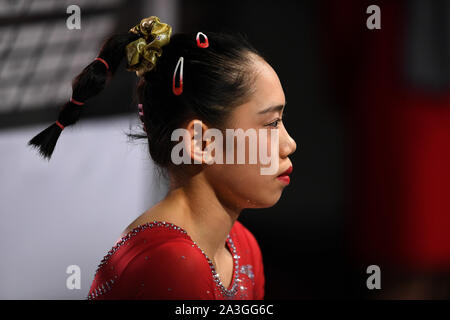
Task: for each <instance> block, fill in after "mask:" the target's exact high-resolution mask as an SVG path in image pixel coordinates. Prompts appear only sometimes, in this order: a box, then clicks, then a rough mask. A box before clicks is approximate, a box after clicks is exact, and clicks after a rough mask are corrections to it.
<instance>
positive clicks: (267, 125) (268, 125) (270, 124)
mask: <svg viewBox="0 0 450 320" xmlns="http://www.w3.org/2000/svg"><path fill="white" fill-rule="evenodd" d="M281 121H282V119H281V118H278V119H276V120H275V121H273V122H271V123H269V124H266V127H274V128H277V127H278V122H281ZM275 122H276V123H277V125H275V126H273V124H274V123H275Z"/></svg>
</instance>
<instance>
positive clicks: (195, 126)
mask: <svg viewBox="0 0 450 320" xmlns="http://www.w3.org/2000/svg"><path fill="white" fill-rule="evenodd" d="M186 130H187V131H188V132H189V137H190V139H189V140H185V143H186V145H185V148H186V150H188V152H189V155H190V157H191V159H192V160H193V163H194V164H204V163H206V162H205V159H206V153H207V152H206V151H205V148H206V146H207V145H208V144H209V143H210V142H209V141H204V136H205V132H206V130H208V126H207V125H206V124H204V123H203V122H202V121H201V120H199V119H193V120H191V121H189V123H188V124H187V126H186Z"/></svg>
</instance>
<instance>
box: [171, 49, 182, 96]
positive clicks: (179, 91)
mask: <svg viewBox="0 0 450 320" xmlns="http://www.w3.org/2000/svg"><path fill="white" fill-rule="evenodd" d="M180 63H181V70H180V86H179V87H176V86H175V76H176V74H177V70H178V67H179V66H180ZM183 65H184V58H183V57H180V59H178V63H177V66H176V67H175V71H174V72H173V84H172V91H173V93H174V94H175V95H177V96H179V95H180V94H181V93H182V92H183Z"/></svg>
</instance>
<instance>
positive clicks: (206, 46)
mask: <svg viewBox="0 0 450 320" xmlns="http://www.w3.org/2000/svg"><path fill="white" fill-rule="evenodd" d="M200 35H202V36H203V37H204V38H205V42H200ZM208 46H209V41H208V37H207V36H206V35H205V34H204V33H203V32H199V33H197V47H200V48H208Z"/></svg>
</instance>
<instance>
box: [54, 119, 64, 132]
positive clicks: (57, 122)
mask: <svg viewBox="0 0 450 320" xmlns="http://www.w3.org/2000/svg"><path fill="white" fill-rule="evenodd" d="M56 124H57V125H58V127H60V128H61V130H64V126H63V125H62V124H61V122H59V121H56Z"/></svg>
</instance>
